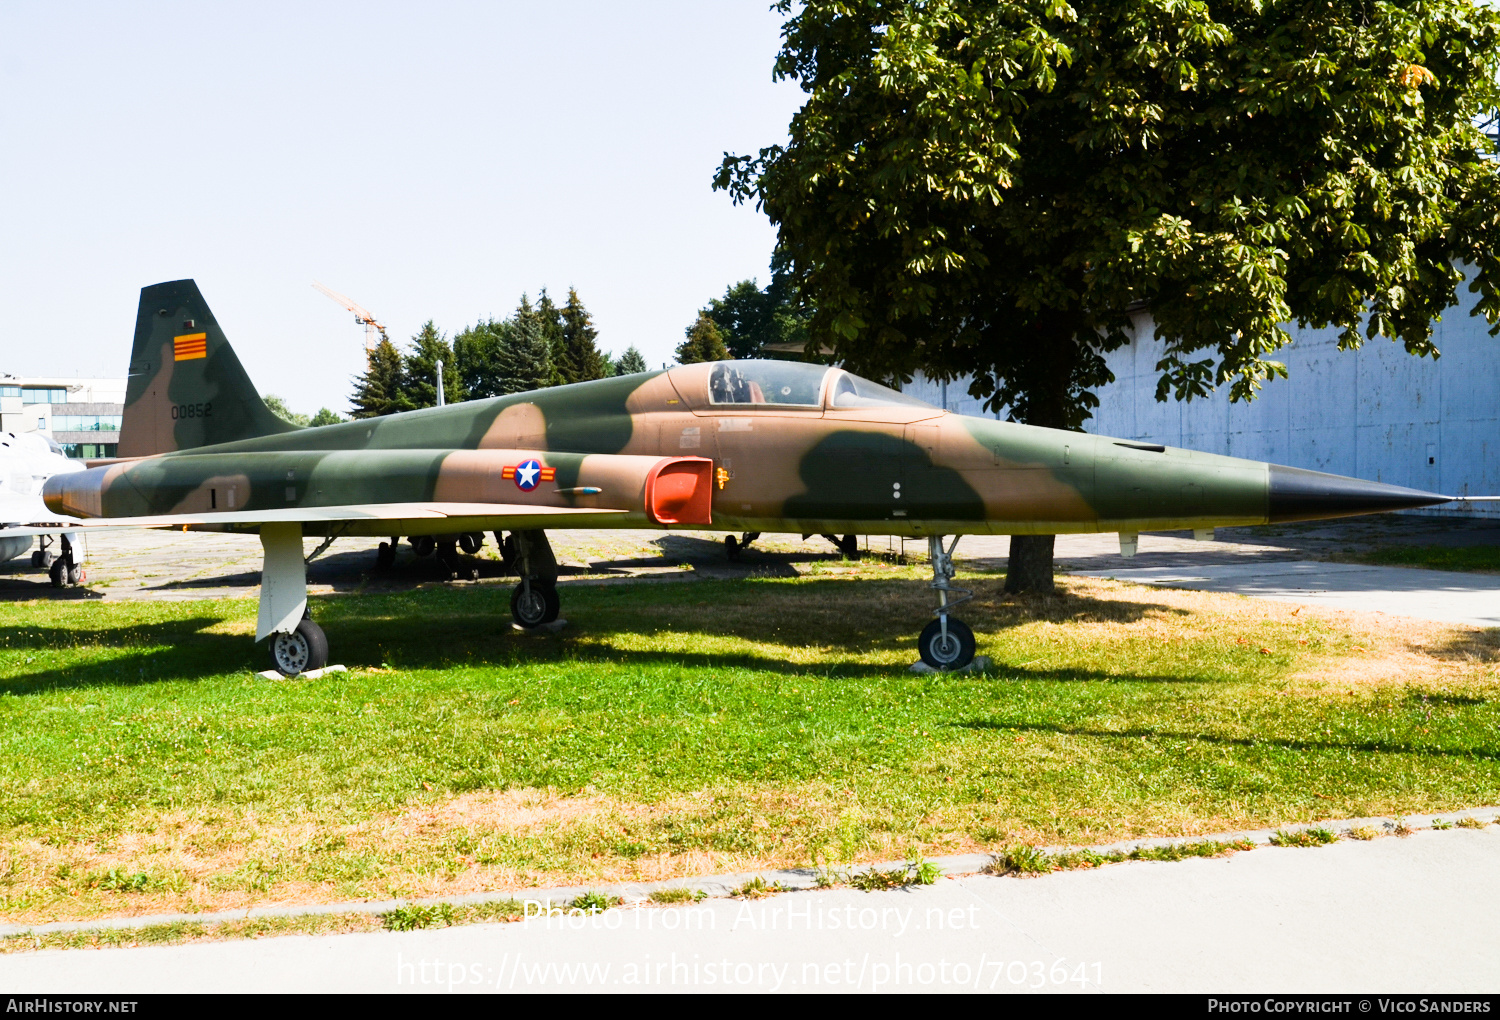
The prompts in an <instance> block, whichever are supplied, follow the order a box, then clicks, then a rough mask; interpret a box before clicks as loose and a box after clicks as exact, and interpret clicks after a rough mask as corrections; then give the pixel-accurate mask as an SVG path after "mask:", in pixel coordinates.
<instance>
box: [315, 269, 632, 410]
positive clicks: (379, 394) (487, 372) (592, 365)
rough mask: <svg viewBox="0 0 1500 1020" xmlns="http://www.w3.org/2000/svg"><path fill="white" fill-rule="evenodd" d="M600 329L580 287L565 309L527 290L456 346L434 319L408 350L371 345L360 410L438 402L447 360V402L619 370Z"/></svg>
mask: <svg viewBox="0 0 1500 1020" xmlns="http://www.w3.org/2000/svg"><path fill="white" fill-rule="evenodd" d="M598 336H599V331H598V330H597V329H596V328H595V326H594V322H593V317H592V316H590V315H589V312H588V309H586V308H585V307H584V305H583V301H582V300H581V299H580V298H579V297H578V292H577V291H576V290H574V289H572V288H570V289H569V290H568V301H567V304H565V305H563V306H562V307H560V308H559V307H558V306H557V305H556V304H555V303H554V302H553V301H552V299H551V298H549V297H548V296H547V292H546V290H543V291H542V292H541V296H540V297H539V298H538V301H537V303H536V304H535V305H533V304H532V303H531V301H530V299H529V298H528V297H527V296H526V295H525V294H522V295H521V301H520V304H519V305H518V306H517V308H516V311H515V312H514V313H513V314H512V315H511V317H510V318H508V319H504V320H494V319H488V320H481V321H479V322H476V323H475V324H474V325H472V326H468V327H466V328H464V329H463V330H460V331H459V332H458V333H456V334H455V335H454V337H453V342H452V344H451V345H450V344H449V343H448V341H447V340H446V339H445V338H444V337H443V335H442V333H441V332H439V331H438V328H437V326H436V325H435V324H434V323H432V322H431V321H429V322H427V323H426V324H425V325H423V327H422V329H421V330H420V331H419V332H418V333H417V335H416V336H414V337H412V340H411V344H410V345H409V347H408V348H407V350H406V352H405V353H404V354H403V353H402V352H401V351H398V350H397V349H396V347H395V345H393V344H392V343H391V342H390V341H389V340H382V341H381V342H380V344H379V345H378V346H377V347H376V349H375V350H374V351H373V352H371V354H370V358H369V363H368V365H367V366H366V369H365V372H364V374H363V375H361V376H359V377H358V378H357V379H356V380H355V391H354V397H353V399H352V404H353V406H354V409H355V410H354V417H356V418H371V417H375V416H377V415H382V414H392V413H394V412H396V411H410V410H412V409H414V408H418V407H432V406H434V405H435V404H436V403H437V362H438V361H439V360H441V361H442V362H443V392H444V402H445V403H449V404H454V403H458V402H459V401H460V400H477V399H481V398H484V397H501V396H506V395H507V394H511V393H521V392H524V391H527V390H535V389H541V388H543V387H546V386H556V385H558V384H560V383H566V382H582V381H585V380H588V379H602V378H604V377H606V376H608V375H610V374H612V368H613V366H612V365H611V364H610V363H609V359H608V358H607V357H605V356H604V355H603V354H602V353H601V352H600V351H599V347H598V344H597V342H596V341H597V340H598ZM559 358H561V359H562V361H561V362H560V361H559V360H558V359H559ZM643 368H644V364H643ZM328 413H329V414H332V412H328ZM319 414H320V415H321V414H322V412H319ZM334 417H335V419H336V418H337V416H334ZM289 420H290V419H289Z"/></svg>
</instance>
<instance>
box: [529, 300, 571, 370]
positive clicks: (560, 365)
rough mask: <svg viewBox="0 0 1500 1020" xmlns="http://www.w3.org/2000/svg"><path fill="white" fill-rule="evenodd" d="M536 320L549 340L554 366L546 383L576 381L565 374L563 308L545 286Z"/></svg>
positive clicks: (549, 359) (544, 338)
mask: <svg viewBox="0 0 1500 1020" xmlns="http://www.w3.org/2000/svg"><path fill="white" fill-rule="evenodd" d="M536 322H537V327H538V328H539V329H540V330H541V334H542V339H543V340H545V341H546V342H547V360H548V362H549V363H550V364H551V366H552V376H551V378H550V379H549V380H548V382H547V383H546V385H548V386H557V385H559V384H560V383H565V382H574V381H575V380H573V379H569V378H568V377H567V376H566V375H564V374H563V373H564V370H565V368H566V366H567V364H568V350H567V342H566V340H564V338H563V319H562V309H560V308H558V307H557V305H556V304H555V303H554V302H553V300H552V295H550V294H548V293H547V288H546V287H543V288H542V291H541V293H540V294H538V295H537V299H536Z"/></svg>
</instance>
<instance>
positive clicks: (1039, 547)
mask: <svg viewBox="0 0 1500 1020" xmlns="http://www.w3.org/2000/svg"><path fill="white" fill-rule="evenodd" d="M1056 538H1057V536H1056V535H1012V536H1010V562H1009V563H1007V564H1006V570H1005V590H1006V591H1007V592H1043V593H1046V594H1051V592H1052V591H1053V586H1052V545H1053V542H1054V541H1055V540H1056Z"/></svg>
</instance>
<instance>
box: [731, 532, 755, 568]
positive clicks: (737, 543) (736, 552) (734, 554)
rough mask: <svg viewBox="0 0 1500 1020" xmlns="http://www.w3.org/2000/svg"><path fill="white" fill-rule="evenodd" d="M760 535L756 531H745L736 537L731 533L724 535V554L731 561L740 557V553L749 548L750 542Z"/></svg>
mask: <svg viewBox="0 0 1500 1020" xmlns="http://www.w3.org/2000/svg"><path fill="white" fill-rule="evenodd" d="M759 537H760V532H758V531H747V532H745V533H744V534H743V535H741V536H740V537H739V538H738V539H736V538H735V537H734V536H733V535H725V536H724V555H725V556H726V557H728V558H729V560H730V561H731V562H733V561H735V560H738V559H739V558H740V553H742V552H744V551H745V550H746V549H748V548H750V543H751V542H754V541H755V540H756V539H757V538H759Z"/></svg>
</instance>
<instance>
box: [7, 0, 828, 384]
mask: <svg viewBox="0 0 1500 1020" xmlns="http://www.w3.org/2000/svg"><path fill="white" fill-rule="evenodd" d="M768 6H769V0H647V2H645V3H635V4H627V3H620V2H618V0H616V2H597V0H544V2H536V0H532V2H525V3H516V2H496V0H491V2H486V3H441V2H436V3H435V2H426V3H420V4H417V3H399V4H398V3H370V2H361V3H307V2H299V3H272V2H266V0H256V2H254V3H227V2H220V0H216V2H214V3H208V4H205V3H67V4H61V3H53V2H42V3H34V2H25V0H6V2H5V3H4V4H3V5H0V196H3V198H0V371H3V372H10V373H14V374H30V375H42V374H46V375H54V374H56V375H84V376H90V375H103V376H119V375H123V374H124V373H125V370H126V362H127V360H128V357H129V348H130V341H131V335H132V332H133V329H134V322H135V311H136V303H137V300H138V296H139V290H140V288H141V287H142V286H144V285H146V284H150V283H156V282H160V281H163V280H173V279H180V278H183V277H192V278H194V279H196V280H197V281H198V285H199V287H200V288H202V290H203V293H204V296H205V297H206V298H207V299H208V302H209V305H210V307H212V308H213V310H214V314H215V316H216V317H217V318H218V320H219V323H220V325H222V326H223V327H224V330H225V332H226V334H227V335H228V336H229V339H230V341H231V342H232V343H233V344H234V346H235V349H236V351H238V353H239V355H240V358H241V360H242V361H243V362H244V363H245V366H246V368H247V369H248V370H249V372H250V375H251V378H253V379H254V380H255V382H256V384H257V385H258V386H259V387H260V389H261V391H262V392H268V393H276V394H278V395H280V396H282V397H283V398H285V399H286V400H287V402H288V403H289V404H290V405H291V407H292V408H293V409H296V410H300V411H303V412H305V413H311V412H312V411H315V410H316V409H317V408H318V407H320V406H324V405H326V406H329V407H332V408H333V409H334V410H336V411H339V412H341V413H342V412H345V411H346V410H347V398H348V395H349V392H350V389H351V382H350V377H351V376H352V375H354V374H355V373H357V372H359V371H361V370H362V368H363V365H364V354H363V350H364V348H363V342H364V330H363V329H362V328H361V327H359V326H357V325H355V323H354V321H353V317H352V316H351V315H350V314H349V313H347V312H345V311H344V310H343V309H341V308H340V307H339V306H338V305H336V304H334V303H333V302H332V301H330V300H329V299H328V298H326V297H324V296H323V295H322V294H319V293H318V292H317V291H315V290H313V288H312V286H311V284H312V282H313V280H319V281H321V282H323V283H325V284H327V285H328V286H330V287H332V288H333V289H335V290H338V291H342V292H344V293H345V294H348V295H349V296H350V297H352V298H353V299H354V300H355V301H358V302H359V303H360V304H362V305H364V306H365V307H367V308H369V309H370V310H371V311H372V312H374V313H375V314H376V315H377V316H379V317H381V318H382V319H383V321H384V322H385V323H386V324H387V326H388V327H389V329H390V333H391V339H392V340H395V341H397V342H398V344H402V343H404V342H405V341H406V340H407V339H408V338H409V337H410V336H411V335H412V334H413V333H414V332H416V330H417V329H418V328H419V327H420V326H421V324H422V323H423V322H424V321H425V320H427V319H429V318H431V319H434V320H435V321H436V322H437V324H438V326H439V328H441V329H442V330H444V331H445V332H447V333H450V334H451V333H452V332H454V331H456V330H458V329H461V328H462V327H463V326H464V325H466V324H468V323H471V322H474V321H475V320H477V319H480V318H487V317H491V316H494V317H503V316H505V315H508V314H509V313H510V312H511V310H512V309H513V308H514V307H515V305H516V303H517V300H518V298H519V297H520V294H521V292H522V291H526V292H529V293H530V294H531V295H532V297H533V298H534V297H535V296H536V293H537V291H538V289H539V288H541V287H544V286H545V287H548V288H549V289H550V290H551V291H552V293H553V294H554V295H557V296H558V297H559V298H561V297H565V296H566V293H567V288H568V287H569V286H574V287H577V288H578V292H579V295H580V296H581V297H582V299H583V301H584V303H585V304H586V305H587V307H588V308H589V310H590V311H591V312H592V313H593V315H594V319H595V322H596V324H597V326H598V327H599V331H600V346H601V347H604V348H605V349H612V350H613V351H615V352H616V353H618V352H620V351H623V350H624V349H625V347H626V345H628V344H635V345H636V346H637V347H639V348H640V349H641V351H642V352H643V353H644V354H645V355H646V358H647V361H648V363H650V364H653V365H659V364H660V363H662V362H663V361H666V360H669V359H670V358H671V352H672V349H673V347H675V346H676V344H677V343H679V342H680V341H681V339H682V333H683V329H684V327H685V326H686V325H688V323H689V322H690V321H691V320H692V318H693V314H694V311H695V310H696V309H697V308H698V307H700V306H701V305H703V304H704V303H706V302H707V300H708V299H709V298H711V297H715V296H718V295H720V294H722V293H723V291H724V289H725V288H726V287H727V286H728V285H729V284H730V283H732V282H734V281H736V280H740V279H745V278H748V277H756V278H758V279H759V280H760V282H761V283H762V284H765V283H766V282H767V280H768V271H767V268H766V266H767V261H768V259H769V256H770V251H771V246H772V243H773V241H774V233H773V231H772V229H771V227H770V225H769V224H768V223H767V222H766V220H765V218H764V216H763V215H761V214H759V213H757V212H756V211H755V210H754V209H753V208H746V207H739V208H736V207H735V206H733V205H732V204H731V203H730V201H729V199H728V197H727V196H725V195H724V194H723V193H721V192H714V191H711V190H710V186H709V185H710V180H711V178H712V175H713V171H714V169H715V168H716V167H717V165H718V162H719V159H720V157H721V155H722V153H723V152H724V151H725V150H729V151H733V152H749V151H753V150H755V149H758V148H759V147H760V146H762V145H767V144H771V143H773V142H778V141H781V140H783V139H784V138H785V135H786V127H787V122H788V121H789V119H790V117H791V115H792V113H793V112H794V111H795V110H796V108H797V106H798V105H799V103H800V101H801V95H802V93H801V92H800V90H799V89H798V88H797V86H796V85H795V84H789V83H781V84H776V83H773V82H772V81H771V65H772V61H773V59H774V57H775V53H776V49H777V44H778V40H779V29H780V18H779V17H778V16H777V15H776V14H774V13H772V12H770V11H769V10H768V9H767V8H768Z"/></svg>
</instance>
